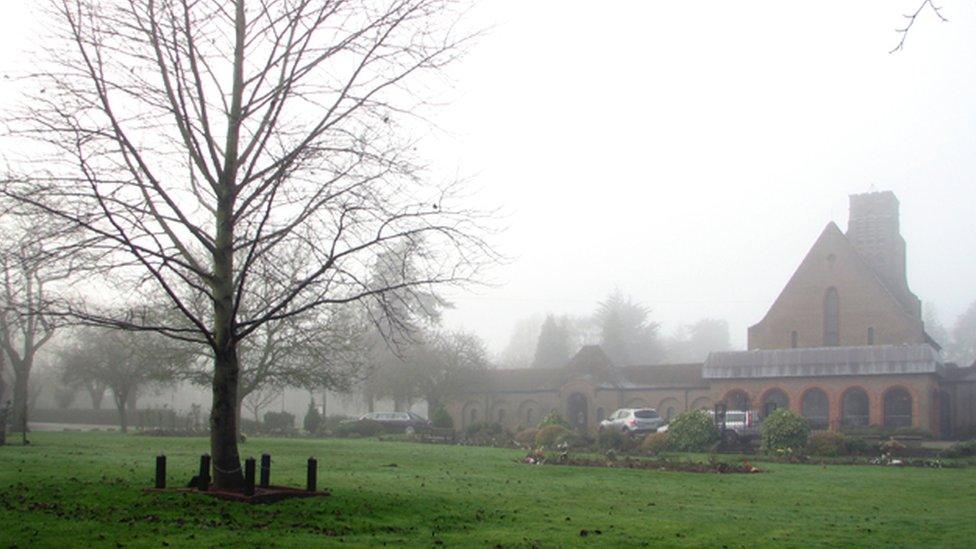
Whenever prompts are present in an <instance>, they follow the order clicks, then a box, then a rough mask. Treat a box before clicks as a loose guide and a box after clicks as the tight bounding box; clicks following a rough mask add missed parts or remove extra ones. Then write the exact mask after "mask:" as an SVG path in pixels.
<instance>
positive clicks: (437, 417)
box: [430, 404, 454, 429]
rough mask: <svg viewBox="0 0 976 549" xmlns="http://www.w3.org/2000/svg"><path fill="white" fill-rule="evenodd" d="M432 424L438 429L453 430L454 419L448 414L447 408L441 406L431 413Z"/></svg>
mask: <svg viewBox="0 0 976 549" xmlns="http://www.w3.org/2000/svg"><path fill="white" fill-rule="evenodd" d="M430 424H431V425H432V426H433V427H436V428H438V429H453V428H454V418H452V417H451V414H449V413H447V408H445V407H444V405H443V404H441V405H440V406H438V407H436V408H434V410H433V411H432V412H431V413H430Z"/></svg>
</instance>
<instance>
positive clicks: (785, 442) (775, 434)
mask: <svg viewBox="0 0 976 549" xmlns="http://www.w3.org/2000/svg"><path fill="white" fill-rule="evenodd" d="M809 437H810V424H809V423H807V420H805V419H803V418H802V417H801V416H800V415H799V414H796V413H794V412H791V411H790V410H787V409H785V408H780V409H778V410H775V411H774V412H773V413H771V414H769V416H767V417H766V421H765V422H763V426H762V449H763V451H765V452H783V451H787V452H788V451H793V452H796V451H799V450H802V449H804V448H805V447H806V445H807V439H808V438H809Z"/></svg>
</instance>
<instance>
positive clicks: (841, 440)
mask: <svg viewBox="0 0 976 549" xmlns="http://www.w3.org/2000/svg"><path fill="white" fill-rule="evenodd" d="M846 453H848V452H847V437H845V436H844V435H842V434H840V433H835V432H833V431H822V432H819V433H813V434H812V435H810V440H808V441H807V454H809V455H811V456H820V457H835V456H839V455H843V454H846Z"/></svg>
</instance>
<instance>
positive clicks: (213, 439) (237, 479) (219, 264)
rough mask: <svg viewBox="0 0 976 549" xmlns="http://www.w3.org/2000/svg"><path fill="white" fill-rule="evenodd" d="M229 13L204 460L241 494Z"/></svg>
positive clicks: (239, 80)
mask: <svg viewBox="0 0 976 549" xmlns="http://www.w3.org/2000/svg"><path fill="white" fill-rule="evenodd" d="M234 4H235V9H234V26H235V37H234V75H233V76H234V83H233V86H232V88H231V101H230V103H231V104H230V111H229V112H228V113H227V142H226V145H225V147H224V166H223V170H222V171H221V174H220V180H219V181H218V183H217V208H216V212H215V214H214V221H215V222H216V223H215V230H216V233H215V235H214V236H215V238H214V245H213V253H212V255H213V278H212V282H211V288H212V290H213V307H214V320H213V322H214V328H213V344H214V377H213V406H212V408H211V410H210V455H211V458H212V461H211V463H212V464H213V470H214V474H213V481H214V486H215V487H217V488H220V489H223V490H243V489H244V474H243V472H242V471H241V457H240V454H238V452H237V439H238V437H239V436H240V431H239V428H238V424H237V400H238V399H237V390H238V385H237V384H238V383H239V379H238V377H239V376H240V365H239V364H238V357H237V325H236V324H237V319H236V317H235V313H236V311H235V308H234V291H235V287H234V280H235V277H234V202H235V200H236V198H237V197H236V192H237V188H236V185H237V168H238V165H237V161H238V150H237V148H238V145H239V143H240V130H241V127H240V126H241V117H242V107H241V104H242V101H243V95H244V41H245V32H246V24H245V21H244V15H245V12H244V0H237V1H236V2H235V3H234Z"/></svg>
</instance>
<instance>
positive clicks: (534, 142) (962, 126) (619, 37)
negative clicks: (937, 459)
mask: <svg viewBox="0 0 976 549" xmlns="http://www.w3.org/2000/svg"><path fill="white" fill-rule="evenodd" d="M916 6H917V2H914V1H897V2H894V1H890V0H888V1H872V2H858V3H856V4H851V3H841V2H817V3H813V2H810V3H805V4H804V5H797V4H795V3H789V4H788V5H787V4H784V3H781V2H752V3H728V2H704V1H703V2H695V3H647V2H645V3H637V2H630V3H614V4H610V5H605V4H604V5H600V6H599V8H598V9H595V8H594V5H593V4H590V3H582V2H572V3H566V2H560V3H556V2H531V3H525V2H515V1H512V0H494V1H492V2H484V3H482V4H481V5H479V6H477V7H476V8H475V9H474V10H473V11H472V12H471V14H470V18H471V20H470V21H469V23H473V25H474V26H476V27H481V28H485V29H486V31H485V34H484V35H483V36H482V37H481V38H480V39H479V40H478V41H477V43H476V44H475V45H473V47H472V48H471V50H470V52H469V53H468V55H467V56H466V57H465V58H464V59H463V60H462V61H461V62H460V63H458V64H457V65H455V66H454V67H453V68H452V69H451V70H450V71H449V72H448V76H449V77H450V78H451V82H452V87H451V89H450V90H449V91H448V92H447V93H445V94H443V97H442V99H443V101H444V102H445V105H444V106H443V107H442V108H439V109H437V110H436V111H435V116H434V118H433V120H432V122H433V123H434V124H433V127H432V128H430V129H428V130H427V132H426V134H425V135H424V138H423V140H422V141H421V143H420V147H421V148H422V149H423V150H424V156H425V157H426V158H428V159H429V160H430V161H431V165H432V166H434V175H435V177H439V178H445V179H450V178H454V177H462V178H467V179H470V180H471V181H472V186H473V187H474V188H475V189H476V190H477V195H476V200H477V201H478V202H479V203H480V204H482V205H484V206H485V207H488V208H498V209H499V210H500V213H499V217H498V220H497V221H498V223H499V224H500V225H501V226H503V227H504V230H503V231H501V232H500V233H499V234H498V235H496V236H495V237H494V241H493V242H494V244H495V246H496V248H497V250H498V251H499V252H500V253H502V254H504V255H505V256H506V257H508V261H507V262H506V263H504V264H502V265H499V266H497V267H496V268H494V269H493V270H491V271H488V272H484V273H482V275H483V279H484V281H485V282H486V285H485V286H478V287H473V288H469V289H467V290H465V291H451V292H449V293H448V295H447V297H448V299H449V300H450V301H451V302H452V303H453V309H451V310H449V311H448V312H447V313H446V315H445V324H446V326H447V327H449V328H458V329H464V330H469V331H472V332H474V333H476V334H478V335H479V336H481V337H482V338H483V339H484V340H485V341H486V342H487V344H488V347H489V350H490V351H491V352H492V353H493V354H495V355H496V356H497V355H498V354H499V353H501V351H502V350H503V349H504V348H505V346H506V345H507V344H508V342H509V339H510V337H511V335H512V331H513V329H514V328H515V327H516V325H517V324H518V323H519V322H522V321H524V320H525V319H527V318H535V319H537V320H536V322H540V323H541V319H542V318H543V317H544V315H546V314H555V315H569V316H574V317H582V316H587V315H590V314H592V313H593V311H594V310H595V308H596V306H597V303H598V302H599V301H601V300H603V299H605V298H606V296H607V295H608V294H610V293H611V292H612V291H613V290H614V289H615V288H619V289H620V290H621V291H622V292H623V293H624V294H626V295H628V296H630V297H632V298H633V299H634V300H636V301H638V302H640V303H642V304H644V305H646V306H648V307H649V308H650V309H651V310H652V312H651V315H650V320H652V321H654V322H658V323H660V324H661V331H662V335H667V334H670V333H673V332H675V331H676V330H678V329H679V328H680V327H681V326H682V325H687V324H690V323H693V322H695V321H697V320H699V319H702V318H717V319H725V320H727V321H728V323H729V328H730V334H731V338H732V344H733V346H735V347H740V348H742V347H744V346H745V337H746V328H747V326H749V325H750V324H753V323H755V322H757V321H759V320H760V319H761V318H762V316H763V314H764V313H765V311H766V309H767V308H768V307H769V306H770V304H771V303H772V302H773V300H774V299H775V297H776V295H777V294H778V293H779V291H780V290H781V289H782V287H783V286H784V284H785V283H786V281H787V280H788V279H789V277H790V275H791V274H792V272H793V270H794V269H795V268H796V267H797V265H798V264H799V262H800V260H801V259H802V258H803V256H804V255H805V254H806V252H807V250H808V249H809V247H810V245H811V244H812V243H813V242H814V240H815V239H816V238H817V236H818V235H819V233H820V231H821V230H822V229H823V227H824V225H826V224H827V223H828V222H830V221H834V222H836V223H838V225H839V226H840V227H841V228H842V229H843V228H845V227H846V224H847V200H848V195H850V194H854V193H861V192H866V191H870V190H892V191H894V193H895V194H896V195H897V197H898V199H899V200H900V202H901V231H902V235H903V236H904V238H905V239H906V241H907V244H908V257H907V261H908V277H909V285H910V287H911V288H912V290H913V291H914V292H915V293H916V294H917V295H918V296H919V297H920V298H921V299H922V300H923V302H924V303H926V305H929V306H934V308H935V310H937V311H938V313H939V316H940V318H941V320H942V322H943V323H944V324H946V325H951V323H952V322H953V321H954V320H955V318H956V317H957V316H958V315H959V314H961V313H962V312H963V310H964V309H965V308H966V306H967V305H968V304H969V303H970V302H972V301H973V300H974V299H976V289H974V287H973V285H972V280H974V279H976V256H974V255H973V254H972V250H973V249H974V245H976V242H974V239H976V236H974V235H976V219H974V216H973V215H972V206H973V204H974V203H976V200H974V198H976V191H974V185H973V181H972V179H973V176H972V174H974V173H976V156H974V155H973V154H972V150H973V148H974V145H976V123H974V122H976V120H974V118H976V101H974V100H973V97H976V73H974V67H973V64H972V62H971V61H970V59H969V54H970V53H971V52H972V51H974V50H976V7H974V6H973V5H972V4H970V3H964V2H948V3H946V4H945V6H943V7H944V14H945V15H946V17H947V18H948V19H949V22H940V21H938V19H937V18H936V17H935V16H934V15H933V14H932V13H930V12H923V14H922V15H921V17H920V18H919V20H918V21H917V24H916V25H915V26H914V28H912V30H911V33H910V34H909V36H908V38H907V41H906V43H905V45H904V48H903V49H902V50H900V51H896V52H894V53H891V52H890V50H892V48H894V47H895V46H896V45H897V44H898V41H899V39H900V35H899V34H898V33H897V32H896V30H895V29H896V28H897V27H900V26H902V25H903V24H904V20H903V16H902V14H903V13H906V12H909V11H911V10H913V9H914V8H915V7H916ZM5 7H6V8H7V10H6V14H5V17H4V19H3V20H2V21H0V43H2V45H3V48H4V51H5V52H7V55H5V56H4V60H3V68H2V71H3V73H4V74H7V73H9V72H13V71H16V70H19V69H22V68H23V58H22V57H21V55H20V52H22V51H24V50H25V49H26V48H27V47H29V46H32V45H33V44H31V42H30V39H31V37H32V36H33V34H32V33H33V32H34V30H35V29H33V27H32V26H33V25H35V24H36V22H35V21H34V20H33V19H32V18H31V14H30V12H29V7H27V6H26V5H24V4H20V3H16V4H12V5H10V6H5ZM0 97H2V98H3V99H4V100H5V101H10V100H11V99H12V97H13V91H12V90H11V89H10V87H9V86H7V85H5V87H2V88H0ZM299 393H300V391H299ZM297 394H298V393H296V395H297ZM207 398H208V392H207V391H205V390H194V391H190V392H188V393H187V394H184V395H172V394H169V393H167V394H165V395H160V396H159V398H158V399H156V398H155V397H153V396H149V395H147V396H146V397H145V399H144V400H143V402H146V403H155V404H157V405H158V404H165V403H167V402H168V403H169V404H171V405H172V406H173V407H185V406H186V405H188V403H189V402H205V400H206V399H207ZM177 400H179V402H177ZM286 400H289V401H292V400H294V401H295V403H294V404H293V405H292V404H289V406H290V407H291V408H292V411H293V412H295V413H296V414H297V413H301V412H302V411H303V410H304V406H305V403H307V400H306V399H305V398H297V397H296V398H294V399H292V398H289V399H286ZM184 401H185V402H184ZM333 402H335V406H337V407H338V409H340V410H343V411H349V410H358V409H361V408H362V406H360V405H358V404H356V403H355V402H352V403H345V404H343V403H340V402H338V401H337V399H330V406H331V405H332V403H333ZM272 407H273V406H272ZM282 407H283V409H284V404H282Z"/></svg>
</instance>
